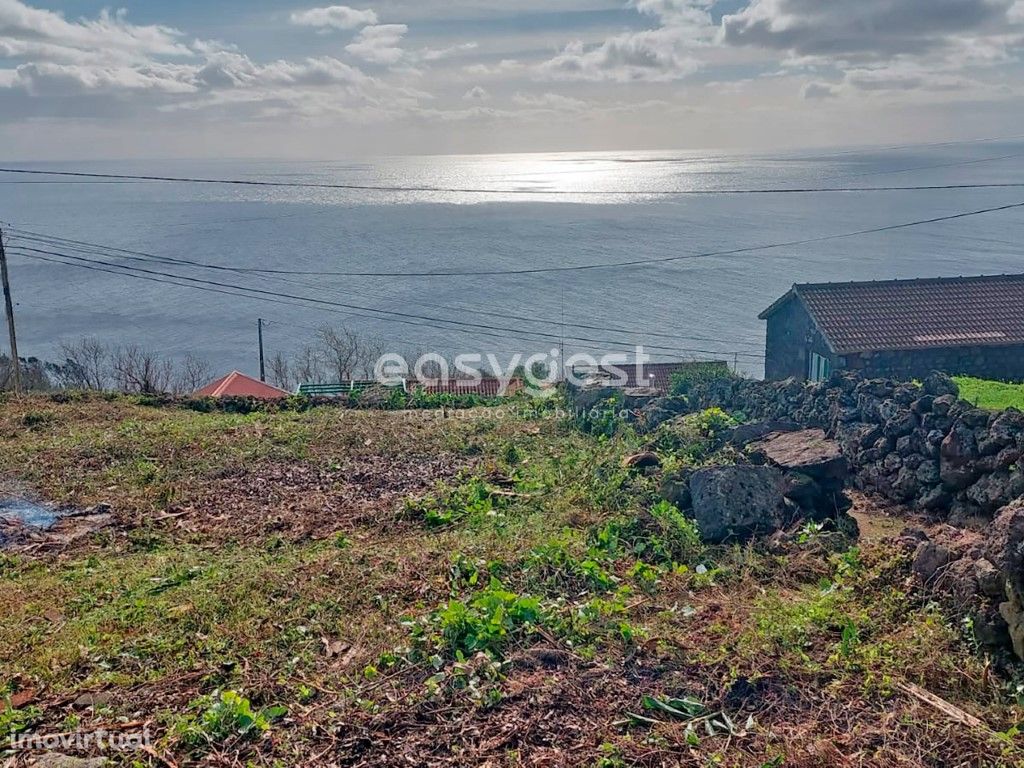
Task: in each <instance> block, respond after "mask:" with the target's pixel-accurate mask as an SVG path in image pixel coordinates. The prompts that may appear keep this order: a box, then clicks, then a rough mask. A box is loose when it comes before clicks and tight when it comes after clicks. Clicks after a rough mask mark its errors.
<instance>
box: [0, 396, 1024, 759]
mask: <svg viewBox="0 0 1024 768" xmlns="http://www.w3.org/2000/svg"><path fill="white" fill-rule="evenodd" d="M720 418H721V416H720V415H719V414H709V415H708V416H707V417H706V420H707V419H711V420H718V419H720ZM698 421H699V419H698ZM701 423H703V422H701ZM704 437H705V435H704V431H702V430H701V429H697V430H696V431H694V434H693V435H691V438H692V440H693V441H695V442H694V444H693V445H683V444H682V443H683V442H686V441H687V440H690V439H691V438H688V437H686V434H683V435H682V436H677V437H675V438H673V440H672V441H670V443H671V444H669V443H666V447H665V448H664V450H665V451H667V453H666V454H665V456H666V458H667V457H669V455H670V454H671V455H683V454H685V455H687V456H689V455H690V454H691V453H693V452H694V451H698V452H699V450H701V445H702V441H703V440H704ZM641 447H643V445H642V443H641V441H640V439H639V438H638V437H637V436H635V435H633V434H632V433H630V432H629V431H628V430H623V429H618V430H612V431H611V433H610V434H609V432H608V430H604V429H602V430H598V434H589V433H586V432H584V431H581V430H580V429H579V428H578V427H577V426H573V425H569V424H566V423H563V422H561V421H558V420H556V419H554V418H547V417H545V416H544V415H543V414H541V415H537V414H533V415H523V414H519V413H507V412H503V411H501V410H499V409H491V408H482V409H475V410H472V411H466V412H465V413H464V414H463V417H462V418H454V417H450V418H445V416H444V415H443V414H441V413H435V412H414V413H411V412H396V413H375V412H361V411H340V410H338V409H326V408H314V409H312V410H309V411H306V412H287V413H278V414H259V413H255V414H249V415H236V414H226V413H197V412H193V411H188V410H183V409H182V410H179V409H174V408H162V409H158V408H148V407H145V406H143V405H140V404H138V403H133V402H130V401H121V400H113V401H106V400H92V399H86V400H80V401H76V402H69V403H55V402H52V401H50V400H47V399H45V398H37V399H31V400H24V401H20V402H8V403H7V404H5V405H3V406H0V478H6V479H7V480H8V481H9V482H11V481H13V482H16V483H17V484H19V485H21V486H22V487H26V488H31V489H35V490H36V491H38V492H39V493H40V494H42V495H44V496H46V497H47V498H51V499H59V500H61V501H63V502H66V503H73V504H76V505H88V504H96V503H100V502H105V503H108V504H110V505H111V507H112V509H113V510H114V524H113V525H112V526H110V527H109V528H107V529H103V530H100V531H98V532H96V533H92V534H89V535H86V536H83V537H81V538H78V539H74V540H72V541H70V542H69V543H64V544H61V545H60V546H53V547H45V546H44V547H36V548H34V549H33V548H29V549H26V550H20V551H19V550H17V549H15V550H9V551H8V552H7V553H0V658H2V659H3V660H4V663H3V665H2V667H0V701H2V700H3V698H4V697H5V696H9V697H10V701H11V706H8V707H5V708H4V710H3V712H0V735H2V733H3V731H4V730H6V731H8V732H13V731H15V730H18V731H24V730H42V731H46V732H62V731H67V730H73V729H74V728H82V729H85V730H90V729H95V728H97V727H101V726H106V725H109V724H111V723H117V722H118V720H119V719H120V720H122V721H137V720H144V721H146V722H148V723H150V728H151V731H152V733H153V734H154V736H155V738H156V741H155V742H154V745H153V750H154V753H155V754H149V753H146V754H142V753H135V754H131V755H112V756H111V757H112V760H113V765H132V766H140V765H141V766H146V765H161V764H163V765H167V764H177V765H186V764H195V763H197V762H200V761H203V760H206V761H208V762H209V763H210V764H217V765H247V766H249V765H251V766H278V765H298V764H302V765H313V766H315V765H330V764H339V763H340V764H354V763H360V762H363V763H366V764H388V763H392V762H394V761H395V759H396V758H395V756H396V755H402V756H403V759H404V760H405V761H406V762H407V763H408V764H423V765H426V764H431V765H434V764H453V765H469V764H483V763H489V764H491V765H495V766H505V765H507V766H515V765H525V764H536V763H544V764H549V765H574V766H576V765H579V766H593V765H603V766H611V765H651V766H654V765H665V764H673V765H675V764H679V765H695V766H698V765H699V766H705V765H716V766H737V767H738V766H750V765H753V766H759V765H773V766H778V765H796V766H813V765H839V764H857V765H865V766H875V765H877V766H888V765H923V766H925V765H926V766H940V765H952V764H962V765H991V766H997V765H1007V766H1009V765H1019V764H1021V763H1022V761H1024V751H1022V749H1021V747H1022V744H1021V741H1020V738H1019V737H1018V736H1017V735H1016V732H1015V730H1014V728H1015V726H1016V724H1017V723H1018V722H1019V721H1020V720H1021V717H1022V715H1024V708H1022V705H1024V701H1021V700H1019V699H1018V690H1019V689H1018V688H1017V687H1016V682H1015V681H1013V680H1012V679H1010V678H1008V677H1006V676H1005V675H1004V676H1001V675H1000V674H997V673H995V672H994V671H993V667H992V665H991V663H990V660H988V659H986V658H985V657H984V656H983V655H981V654H980V653H979V652H978V650H977V649H976V648H975V647H974V646H973V644H972V643H971V642H970V641H969V640H968V639H966V636H965V633H964V632H963V628H962V627H961V626H960V624H959V623H958V622H957V621H956V620H953V619H949V618H947V617H946V616H945V615H944V614H943V613H941V612H940V611H939V610H938V609H937V608H936V607H935V605H934V604H932V603H931V602H930V601H929V599H928V596H927V595H925V594H920V593H918V592H917V591H916V590H915V589H914V588H912V587H910V586H908V584H909V582H908V574H909V570H908V563H907V562H906V558H905V556H904V555H903V554H902V553H901V552H899V551H896V550H893V549H892V548H891V547H890V545H888V544H886V543H885V542H871V543H865V544H862V545H861V546H860V547H853V548H849V549H846V550H844V551H839V552H834V551H828V550H826V549H824V548H822V547H820V546H818V545H817V543H816V540H815V537H814V536H811V535H808V536H805V537H802V538H801V539H800V540H799V541H798V542H794V543H793V545H792V546H791V547H790V548H789V549H787V550H786V551H785V552H782V553H779V552H778V551H773V552H768V551H767V550H765V549H762V548H760V547H758V546H746V547H740V546H733V547H716V548H707V547H704V546H702V545H701V544H700V542H699V540H698V539H697V537H696V532H695V530H694V529H693V526H692V523H690V522H689V521H687V520H686V519H685V518H683V517H682V516H681V515H680V514H679V512H678V510H676V509H675V508H674V507H672V506H671V505H668V504H667V503H665V502H658V500H657V498H656V493H655V487H656V484H657V478H649V477H646V476H644V475H643V474H639V473H632V472H629V471H627V470H625V469H623V467H622V459H623V457H625V456H627V455H629V454H630V453H632V452H635V451H636V450H638V449H639V448H641ZM903 683H913V684H915V685H919V686H922V687H924V688H927V689H928V690H929V691H931V692H933V693H934V694H936V695H939V696H941V697H943V698H944V699H946V700H947V701H949V702H951V703H952V704H954V705H956V706H958V707H962V708H963V709H965V710H967V711H969V712H970V713H971V714H974V715H975V716H977V717H980V718H981V719H982V720H983V721H984V722H985V723H986V724H987V726H988V730H985V731H972V730H966V729H964V728H963V727H962V726H959V725H957V724H955V723H953V722H951V721H950V720H949V719H948V718H947V717H946V716H945V715H943V714H942V713H941V712H939V711H937V710H935V709H932V708H929V707H927V706H925V705H924V704H922V702H921V701H919V700H918V699H916V698H914V697H912V696H908V695H907V694H906V693H905V692H904V689H903V688H901V687H900V685H901V684H903ZM1020 690H1024V689H1020ZM99 691H103V692H106V693H108V694H110V695H109V696H108V697H107V698H106V699H105V701H104V703H103V704H101V705H98V706H97V707H95V708H93V709H85V710H83V709H82V708H81V707H77V708H76V707H75V706H74V704H73V702H74V701H75V699H76V698H77V697H79V696H81V695H82V694H83V693H87V692H88V693H96V692H99ZM15 701H16V702H17V705H16V706H15V705H14V702H15ZM0 751H2V748H0Z"/></svg>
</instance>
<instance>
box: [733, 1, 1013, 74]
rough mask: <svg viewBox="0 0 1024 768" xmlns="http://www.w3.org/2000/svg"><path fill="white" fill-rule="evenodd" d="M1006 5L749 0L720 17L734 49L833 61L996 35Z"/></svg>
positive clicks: (901, 52) (903, 52)
mask: <svg viewBox="0 0 1024 768" xmlns="http://www.w3.org/2000/svg"><path fill="white" fill-rule="evenodd" d="M1012 2H1013V0H856V1H855V2H833V1H832V0H753V1H752V2H751V3H750V4H749V5H748V6H747V7H746V8H744V9H743V10H741V11H739V12H738V13H734V14H729V15H726V16H724V17H723V18H722V27H721V30H722V31H721V36H722V40H723V41H724V42H725V43H727V44H729V45H734V46H754V47H759V48H767V49H774V50H781V51H789V52H792V53H793V54H795V55H797V56H820V57H833V58H840V59H851V58H853V59H857V58H871V57H890V56H895V55H907V54H922V53H925V52H928V51H933V50H936V49H940V48H944V47H946V46H947V45H949V44H950V40H951V39H952V38H955V37H960V36H966V35H970V34H975V35H977V34H995V33H997V32H999V31H1000V25H1001V24H1003V23H1005V22H1006V21H1007V14H1008V11H1009V7H1010V5H1011V3H1012Z"/></svg>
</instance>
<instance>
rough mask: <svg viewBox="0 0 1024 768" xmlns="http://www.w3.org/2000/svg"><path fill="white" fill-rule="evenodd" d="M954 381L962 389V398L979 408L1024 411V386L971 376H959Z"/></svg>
mask: <svg viewBox="0 0 1024 768" xmlns="http://www.w3.org/2000/svg"><path fill="white" fill-rule="evenodd" d="M954 381H956V383H957V386H959V387H960V397H962V398H963V399H964V400H968V401H970V402H972V403H974V404H975V405H976V406H978V407H979V408H988V409H989V410H993V411H1001V410H1003V409H1004V408H1011V407H1012V408H1019V409H1020V410H1022V411H1024V384H1007V383H1005V382H1002V381H988V380H987V379H974V378H971V377H970V376H957V377H956V378H954Z"/></svg>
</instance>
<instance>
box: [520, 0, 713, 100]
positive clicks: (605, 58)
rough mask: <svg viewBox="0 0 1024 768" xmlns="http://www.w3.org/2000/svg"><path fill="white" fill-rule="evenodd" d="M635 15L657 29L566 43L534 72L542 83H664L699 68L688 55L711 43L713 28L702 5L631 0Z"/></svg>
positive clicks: (701, 0) (686, 0)
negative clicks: (593, 42) (647, 19)
mask: <svg viewBox="0 0 1024 768" xmlns="http://www.w3.org/2000/svg"><path fill="white" fill-rule="evenodd" d="M632 5H633V6H634V7H635V8H636V10H637V11H639V12H640V13H642V14H644V15H647V16H652V17H654V18H655V19H657V20H658V22H659V23H660V25H661V26H659V27H658V28H656V29H647V30H642V31H639V32H624V33H620V34H617V35H613V36H611V37H608V38H606V39H605V40H604V41H603V42H601V43H599V44H597V45H586V44H584V43H582V42H580V41H576V42H572V43H569V44H568V45H567V46H566V47H565V48H564V49H563V50H562V52H561V53H559V54H558V55H557V56H555V57H554V58H552V59H549V60H548V61H546V62H544V63H543V64H541V65H540V66H539V67H538V68H537V73H538V75H539V77H541V78H542V79H552V80H592V81H599V80H609V81H613V82H619V83H629V82H637V81H646V82H669V81H672V80H680V79H682V78H684V77H686V76H688V75H691V74H693V73H694V72H696V71H697V70H699V69H700V68H701V66H702V64H701V61H700V60H699V59H698V58H697V57H696V56H694V55H693V54H694V51H695V50H696V49H697V48H699V47H701V46H703V45H704V44H705V43H707V42H708V41H710V40H711V38H712V37H713V34H714V27H713V26H712V24H711V16H710V15H709V13H708V6H709V3H708V2H707V0H634V2H633V3H632Z"/></svg>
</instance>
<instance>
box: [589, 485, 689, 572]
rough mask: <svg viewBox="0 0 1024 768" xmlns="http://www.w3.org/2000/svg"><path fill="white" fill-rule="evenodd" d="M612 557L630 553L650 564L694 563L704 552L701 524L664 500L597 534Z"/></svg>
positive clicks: (595, 541) (597, 542) (600, 546)
mask: <svg viewBox="0 0 1024 768" xmlns="http://www.w3.org/2000/svg"><path fill="white" fill-rule="evenodd" d="M593 544H594V546H595V547H596V548H597V549H599V550H602V551H604V552H607V553H608V554H610V555H612V556H616V555H618V554H623V553H629V554H632V555H634V556H636V557H638V558H640V559H642V560H645V561H646V562H650V563H663V564H672V563H690V562H693V561H695V560H696V559H698V558H699V557H700V556H701V555H702V553H703V551H704V548H703V545H702V544H701V541H700V532H699V531H698V530H697V525H696V523H694V522H693V521H692V520H690V519H689V518H687V517H686V516H685V515H684V514H683V513H682V512H680V511H679V509H678V508H677V507H676V506H675V505H674V504H672V503H671V502H668V501H665V500H661V501H659V502H658V503H657V504H655V505H654V506H653V507H651V509H650V510H649V511H647V512H645V513H642V514H640V515H638V516H637V517H634V518H631V519H626V520H622V519H619V520H613V521H612V522H610V523H607V524H606V525H605V526H604V527H602V528H601V529H599V530H598V531H597V532H596V534H595V535H594V537H593Z"/></svg>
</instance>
